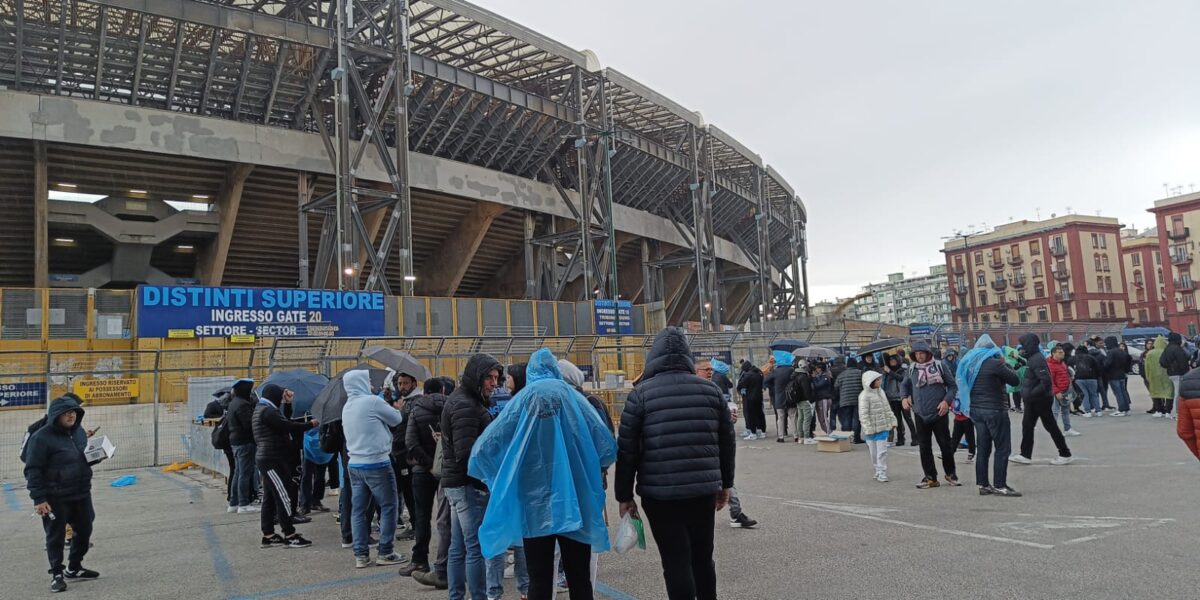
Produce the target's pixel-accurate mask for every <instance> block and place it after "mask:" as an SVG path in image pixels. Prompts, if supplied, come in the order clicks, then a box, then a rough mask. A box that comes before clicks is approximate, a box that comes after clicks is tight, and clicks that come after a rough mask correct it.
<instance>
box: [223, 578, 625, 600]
mask: <svg viewBox="0 0 1200 600" xmlns="http://www.w3.org/2000/svg"><path fill="white" fill-rule="evenodd" d="M389 579H391V580H395V579H398V576H397V575H396V574H395V573H391V572H388V573H380V574H378V575H368V576H366V577H346V578H343V579H333V580H330V581H318V582H316V583H308V584H305V585H297V586H293V587H287V588H281V589H277V590H268V591H265V592H257V593H253V594H243V595H240V596H231V597H229V600H266V599H267V598H284V597H287V596H294V595H299V594H309V593H312V592H319V591H322V590H329V589H334V588H342V587H352V586H356V585H362V584H365V583H374V582H377V581H386V580H389ZM596 591H597V592H599V593H600V595H602V596H606V597H608V598H611V599H612V600H638V598H637V597H636V596H631V595H629V594H627V593H625V592H622V591H621V590H618V589H616V588H613V587H611V586H609V585H606V584H605V583H604V582H602V581H597V582H596Z"/></svg>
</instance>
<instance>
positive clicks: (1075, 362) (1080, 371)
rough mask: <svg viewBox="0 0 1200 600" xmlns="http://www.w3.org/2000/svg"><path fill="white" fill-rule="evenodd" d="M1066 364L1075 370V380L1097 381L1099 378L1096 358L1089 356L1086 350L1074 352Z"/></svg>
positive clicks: (1098, 365)
mask: <svg viewBox="0 0 1200 600" xmlns="http://www.w3.org/2000/svg"><path fill="white" fill-rule="evenodd" d="M1067 364H1069V365H1071V366H1072V367H1074V369H1075V379H1076V380H1077V381H1078V380H1080V379H1099V378H1100V363H1099V362H1097V361H1096V357H1094V356H1092V355H1091V354H1089V353H1088V352H1087V351H1086V350H1085V351H1083V352H1076V353H1074V354H1072V355H1071V358H1070V360H1069V361H1067Z"/></svg>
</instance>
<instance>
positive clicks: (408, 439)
mask: <svg viewBox="0 0 1200 600" xmlns="http://www.w3.org/2000/svg"><path fill="white" fill-rule="evenodd" d="M423 392H424V393H423V394H421V395H420V396H418V397H417V398H415V399H414V400H413V401H412V402H411V407H412V409H411V410H410V411H409V417H408V419H407V420H406V421H405V423H404V446H405V449H406V450H408V452H407V456H408V465H409V467H410V468H411V469H412V478H413V503H414V504H415V506H416V509H417V510H416V514H414V515H412V519H411V520H412V523H413V529H414V533H415V534H416V536H415V540H414V542H413V549H412V558H411V561H410V562H409V564H408V565H407V566H404V567H401V568H400V574H401V575H409V576H412V577H414V578H415V577H416V576H417V574H418V573H421V574H425V575H429V574H430V564H429V542H430V541H431V540H432V539H433V512H434V500H435V496H436V494H437V489H438V481H437V478H436V477H434V476H433V473H432V469H433V457H434V455H435V454H436V453H437V441H436V439H435V437H434V436H435V435H436V434H437V429H438V427H440V426H441V423H442V409H443V408H445V406H446V395H445V393H446V386H445V384H444V382H443V381H442V380H441V379H439V378H436V377H431V378H429V379H426V380H425V385H424V389H423ZM439 536H440V533H439ZM439 540H440V537H439ZM442 545H444V546H445V547H446V548H447V549H448V548H449V545H450V538H449V535H447V536H446V537H445V539H444V540H441V541H439V547H440V546H442ZM442 556H443V558H444V556H445V552H442ZM441 566H442V569H443V570H442V571H441V572H440V573H436V574H434V575H436V576H438V577H439V578H440V579H439V580H440V582H445V580H446V573H445V570H444V568H445V561H444V560H443V561H442V562H441Z"/></svg>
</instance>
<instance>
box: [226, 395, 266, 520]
mask: <svg viewBox="0 0 1200 600" xmlns="http://www.w3.org/2000/svg"><path fill="white" fill-rule="evenodd" d="M230 395H231V399H230V401H229V406H228V408H227V409H226V411H227V412H226V414H227V416H226V421H227V425H226V426H227V427H228V428H229V447H230V448H231V449H232V450H233V459H234V468H233V493H232V494H231V497H230V499H229V512H237V513H241V514H245V513H254V512H258V511H259V510H260V509H259V508H258V507H257V506H254V505H252V504H251V503H252V502H254V498H255V497H256V496H257V493H256V492H257V489H258V470H257V468H256V467H255V464H254V463H255V459H254V457H255V455H256V454H257V449H256V448H255V446H254V428H253V424H252V423H251V421H252V420H253V417H254V403H255V400H254V398H253V395H254V380H253V379H248V378H245V379H239V380H237V381H235V382H234V384H233V387H232V389H231V390H230Z"/></svg>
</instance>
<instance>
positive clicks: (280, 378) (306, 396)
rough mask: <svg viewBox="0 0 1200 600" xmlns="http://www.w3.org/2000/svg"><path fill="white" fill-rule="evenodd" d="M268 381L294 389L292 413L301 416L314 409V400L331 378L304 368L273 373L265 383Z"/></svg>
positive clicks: (260, 391)
mask: <svg viewBox="0 0 1200 600" xmlns="http://www.w3.org/2000/svg"><path fill="white" fill-rule="evenodd" d="M268 383H273V384H275V385H277V386H279V387H281V388H283V389H285V390H292V392H293V393H295V394H296V397H295V398H293V399H292V414H294V415H296V416H300V415H302V414H304V413H306V412H309V411H311V410H312V405H313V402H315V401H316V400H317V396H318V395H320V394H321V391H322V390H324V389H325V386H326V385H327V384H328V383H329V378H328V377H326V376H324V375H319V374H317V373H313V372H312V371H306V370H304V369H291V370H288V371H275V372H274V373H271V374H270V375H268V376H267V379H266V380H265V381H263V385H264V386H265V385H267V384H268ZM258 389H259V395H262V388H261V387H260V388H258Z"/></svg>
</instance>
